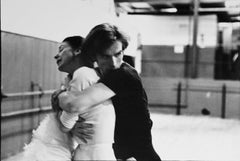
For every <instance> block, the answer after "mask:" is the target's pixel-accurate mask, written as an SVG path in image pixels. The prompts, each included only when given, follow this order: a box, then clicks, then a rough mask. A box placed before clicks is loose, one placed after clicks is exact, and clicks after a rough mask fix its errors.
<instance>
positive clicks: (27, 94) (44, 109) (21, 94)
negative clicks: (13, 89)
mask: <svg viewBox="0 0 240 161" xmlns="http://www.w3.org/2000/svg"><path fill="white" fill-rule="evenodd" d="M34 87H38V91H34ZM30 89H31V91H29V92H19V93H6V94H5V93H2V92H1V101H2V99H11V98H17V97H32V98H31V100H32V101H33V99H34V96H38V101H39V103H38V106H39V107H37V108H32V109H24V110H18V111H12V112H6V113H1V119H6V118H11V117H21V116H25V115H33V114H40V113H43V112H49V111H51V110H52V108H51V107H50V106H46V107H42V105H41V103H40V100H41V98H42V96H44V95H51V94H52V93H53V92H54V91H55V90H45V91H43V90H42V87H41V86H40V85H39V84H38V83H34V82H31V85H30Z"/></svg>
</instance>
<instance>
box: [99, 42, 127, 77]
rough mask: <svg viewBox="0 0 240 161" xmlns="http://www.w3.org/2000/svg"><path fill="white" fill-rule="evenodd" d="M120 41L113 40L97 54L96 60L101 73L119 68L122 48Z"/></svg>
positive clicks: (121, 60)
mask: <svg viewBox="0 0 240 161" xmlns="http://www.w3.org/2000/svg"><path fill="white" fill-rule="evenodd" d="M122 48H123V47H122V43H121V42H120V41H116V42H114V43H113V44H112V45H111V46H110V47H109V48H108V49H107V50H105V52H104V53H102V54H97V56H96V60H97V63H98V66H99V68H100V70H101V71H102V74H105V73H106V72H108V71H109V70H112V69H117V68H120V66H121V64H122V62H123V50H122Z"/></svg>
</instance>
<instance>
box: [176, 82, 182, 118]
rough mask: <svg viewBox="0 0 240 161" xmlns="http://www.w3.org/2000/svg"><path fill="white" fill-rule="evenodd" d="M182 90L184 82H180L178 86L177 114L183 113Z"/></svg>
mask: <svg viewBox="0 0 240 161" xmlns="http://www.w3.org/2000/svg"><path fill="white" fill-rule="evenodd" d="M181 90H182V83H181V82H179V83H178V86H177V111H176V114H177V115H180V114H181V92H182V91H181Z"/></svg>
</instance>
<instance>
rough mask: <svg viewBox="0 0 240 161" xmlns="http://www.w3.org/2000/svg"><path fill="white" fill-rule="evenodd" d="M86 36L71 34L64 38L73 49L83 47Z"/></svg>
mask: <svg viewBox="0 0 240 161" xmlns="http://www.w3.org/2000/svg"><path fill="white" fill-rule="evenodd" d="M83 40H84V38H83V37H81V36H70V37H67V38H65V39H64V40H63V42H67V43H68V44H69V45H70V46H71V48H72V49H73V50H77V49H81V48H82V44H83Z"/></svg>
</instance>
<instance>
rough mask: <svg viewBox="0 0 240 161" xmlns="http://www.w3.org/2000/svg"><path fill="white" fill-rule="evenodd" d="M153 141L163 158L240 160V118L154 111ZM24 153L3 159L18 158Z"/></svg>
mask: <svg viewBox="0 0 240 161" xmlns="http://www.w3.org/2000/svg"><path fill="white" fill-rule="evenodd" d="M151 118H152V120H153V122H154V124H153V130H152V135H153V144H154V147H155V150H156V151H157V153H158V154H159V155H160V157H161V158H162V160H182V161H183V160H198V161H200V160H204V161H233V160H234V161H239V160H240V152H239V149H240V120H233V119H221V118H212V117H205V116H195V117H194V116H182V115H181V116H176V115H169V114H160V113H158V112H156V111H154V110H151ZM20 155H22V154H21V153H20V154H18V155H16V156H13V157H10V158H8V159H5V160H3V161H17V160H18V158H19V156H20Z"/></svg>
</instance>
